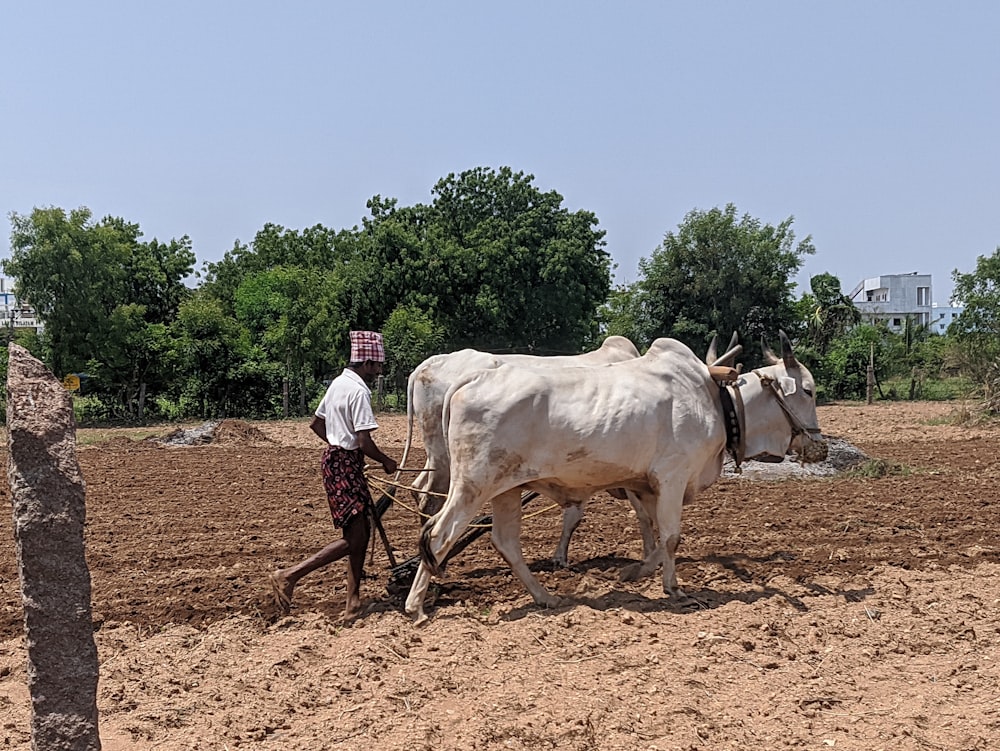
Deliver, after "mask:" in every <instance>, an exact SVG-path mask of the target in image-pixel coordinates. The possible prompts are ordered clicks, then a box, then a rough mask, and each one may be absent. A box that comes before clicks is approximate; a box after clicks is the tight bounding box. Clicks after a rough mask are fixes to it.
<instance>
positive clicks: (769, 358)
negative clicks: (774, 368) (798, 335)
mask: <svg viewBox="0 0 1000 751" xmlns="http://www.w3.org/2000/svg"><path fill="white" fill-rule="evenodd" d="M760 348H761V350H762V351H763V353H764V362H766V363H767V364H768V365H776V364H777V363H778V362H779V360H778V356H777V355H776V354H774V352H773V351H772V350H771V348H770V347H768V346H767V342H765V341H764V337H763V336H761V338H760Z"/></svg>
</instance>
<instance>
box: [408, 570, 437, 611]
mask: <svg viewBox="0 0 1000 751" xmlns="http://www.w3.org/2000/svg"><path fill="white" fill-rule="evenodd" d="M430 584H431V572H430V569H428V568H427V564H426V563H424V562H423V561H421V562H420V565H419V566H418V567H417V574H416V576H414V577H413V584H411V585H410V593H409V594H408V595H407V596H406V612H407V613H408V614H409V615H411V616H413V625H414V626H423V625H424V624H425V623H427V613H425V612H424V598H425V597H426V596H427V588H428V587H429V586H430Z"/></svg>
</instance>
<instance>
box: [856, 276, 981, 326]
mask: <svg viewBox="0 0 1000 751" xmlns="http://www.w3.org/2000/svg"><path fill="white" fill-rule="evenodd" d="M931 288H932V285H931V275H930V274H920V273H918V272H916V271H914V272H913V273H910V274H885V275H883V276H875V277H872V278H871V279H864V280H863V281H861V282H859V283H858V285H857V286H856V287H855V288H854V289H853V290H852V291H851V293H850V294H849V295H848V297H849V298H850V300H851V302H853V303H854V305H855V307H856V308H857V309H858V310H859V311H861V317H862V319H863V320H864V321H866V322H868V323H875V322H878V321H881V322H883V323H885V325H886V327H887V328H888V329H889V330H890V331H895V332H901V331H903V330H904V329H905V328H906V327H907V326H913V325H918V326H926V327H927V328H928V329H929V330H931V331H932V332H934V333H936V334H944V333H946V332H947V329H948V326H949V325H950V324H951V322H952V321H953V320H955V318H957V317H958V314H959V313H961V312H962V308H960V307H942V306H937V305H934V302H933V298H932V296H931Z"/></svg>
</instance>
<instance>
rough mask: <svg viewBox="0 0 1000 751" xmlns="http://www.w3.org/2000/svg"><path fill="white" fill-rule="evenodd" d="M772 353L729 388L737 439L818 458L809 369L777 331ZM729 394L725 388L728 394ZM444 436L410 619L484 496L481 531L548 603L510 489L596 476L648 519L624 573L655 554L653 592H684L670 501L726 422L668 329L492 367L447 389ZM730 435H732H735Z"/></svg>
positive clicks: (564, 496)
mask: <svg viewBox="0 0 1000 751" xmlns="http://www.w3.org/2000/svg"><path fill="white" fill-rule="evenodd" d="M781 341H782V358H781V359H778V358H776V357H774V355H773V354H772V353H771V352H770V350H767V351H766V355H767V358H768V361H769V362H770V363H771V364H770V365H768V366H766V367H762V368H760V369H758V370H755V371H752V372H750V373H745V374H743V375H742V376H740V377H739V380H738V381H737V382H736V384H735V385H734V386H732V387H726V388H728V389H730V390H731V391H732V390H736V391H738V393H737V394H735V397H736V398H735V399H734V402H735V403H736V404H737V405H741V406H742V409H739V408H738V407H737V408H736V409H735V410H734V411H733V412H732V414H736V415H740V417H741V419H740V424H741V428H742V430H740V431H737V432H738V434H739V435H740V445H739V446H735V445H733V446H731V448H732V449H733V450H734V453H738V454H739V455H740V456H741V457H745V458H748V459H751V458H757V459H769V460H773V461H781V460H782V459H783V458H784V457H785V454H786V453H788V452H789V451H795V452H798V453H800V455H801V457H802V458H803V459H804V460H805V461H822V459H824V458H825V456H826V443H825V442H824V441H823V440H822V437H821V435H820V431H819V428H818V427H817V418H816V402H815V396H814V383H813V378H812V375H811V374H810V373H809V371H808V369H807V368H805V366H803V365H801V364H800V363H799V362H798V361H797V360H796V359H795V356H794V354H793V352H792V347H791V344H790V343H789V341H788V338H787V337H786V336H785V335H784V333H783V332H782V333H781ZM727 401H728V400H727ZM445 405H446V406H445V412H444V415H445V425H446V433H445V438H446V440H447V442H448V451H449V456H450V457H451V487H450V489H449V491H448V496H447V498H446V500H445V503H444V507H443V508H442V509H441V511H440V512H439V513H438V514H437V515H436V516H435V517H433V518H432V519H430V520H429V521H428V522H427V524H425V525H424V528H423V531H422V533H421V540H420V550H421V558H422V561H421V564H420V567H419V569H418V571H417V575H416V577H415V579H414V581H413V585H412V586H411V588H410V593H409V596H408V597H407V599H406V610H407V612H408V613H410V614H412V615H413V616H414V618H415V621H416V622H417V623H418V624H419V623H422V622H424V621H425V620H426V615H425V614H424V609H423V603H424V596H425V594H426V591H427V587H428V585H429V583H430V577H431V575H432V574H436V573H437V566H438V562H439V561H441V560H443V559H444V557H445V555H446V554H447V552H448V550H449V549H450V548H451V546H452V545H453V544H454V543H455V541H456V540H457V539H458V537H459V536H460V535H461V534H462V532H463V531H464V530H465V528H466V526H467V525H468V524H469V522H470V521H471V520H472V519H473V518H474V517H475V515H476V514H477V513H478V512H479V510H480V509H481V508H482V506H483V505H484V504H485V503H486V501H492V511H493V531H492V541H493V545H494V546H495V547H496V549H497V551H498V552H499V553H500V554H501V555H502V556H503V558H504V559H505V560H506V561H507V563H508V564H509V565H510V567H511V569H512V570H513V571H514V573H515V574H516V575H517V576H518V578H520V579H521V581H522V582H523V583H524V585H525V587H526V588H527V589H528V591H529V592H530V593H531V595H532V597H533V598H534V600H535V602H536V603H538V604H540V605H544V606H547V607H553V606H555V605H557V604H558V599H557V598H556V597H554V596H553V595H551V594H550V593H549V592H548V591H546V589H545V588H544V587H543V586H542V585H541V584H540V583H539V582H538V581H537V580H536V579H535V578H534V577H533V576H532V574H531V572H530V571H529V570H528V567H527V565H526V564H525V561H524V557H523V554H522V552H521V545H520V529H521V503H520V496H521V492H522V491H523V490H526V489H530V490H536V491H538V492H540V493H542V494H544V495H546V496H548V497H550V498H553V499H556V500H558V501H559V502H560V503H564V504H565V503H576V502H580V501H582V500H584V499H586V498H589V497H590V496H591V495H593V494H594V493H596V492H598V491H600V490H605V489H608V488H627V489H629V490H631V491H633V492H634V493H636V494H637V495H638V497H639V499H640V501H641V503H642V504H643V506H644V507H645V509H646V511H647V513H648V515H649V516H650V518H652V519H654V520H655V522H656V524H657V526H658V528H659V540H658V541H657V545H656V547H655V549H654V550H653V551H652V552H650V553H648V554H647V555H646V556H645V557H644V559H643V561H642V563H641V564H640V566H639V570H638V572H637V575H639V576H645V575H649V574H650V573H652V572H653V571H654V570H655V569H656V567H657V566H658V565H659V564H660V563H661V562H662V564H663V590H664V592H665V593H666V594H668V595H676V596H683V592H681V590H680V589H679V588H678V586H677V576H676V570H675V562H674V554H675V550H676V548H677V544H678V542H679V540H680V522H681V508H682V505H683V504H684V503H685V502H686V501H690V500H691V499H692V498H693V497H694V496H695V494H696V493H697V492H698V491H700V490H702V489H704V488H706V487H708V486H709V485H711V484H712V483H713V482H715V480H716V479H718V477H719V475H720V474H721V472H722V462H723V455H724V453H725V451H726V448H727V430H726V423H727V421H729V422H731V421H732V419H735V418H731V416H730V415H728V414H726V413H725V412H724V408H723V406H724V400H723V397H722V389H721V388H720V386H719V385H718V383H717V382H716V381H715V380H713V377H712V375H711V374H710V372H709V368H708V367H707V366H706V364H705V363H704V362H702V361H701V360H699V359H698V358H697V357H696V356H695V355H694V354H693V353H692V352H691V350H690V349H688V348H687V347H686V346H684V345H683V344H681V343H680V342H678V341H675V340H673V339H657V340H656V341H655V342H653V344H652V346H651V347H650V348H649V351H648V352H647V353H646V354H645V355H643V356H642V357H640V358H637V359H633V360H626V361H623V362H619V363H614V364H611V365H607V366H605V367H602V368H552V369H548V370H538V369H534V370H532V369H525V368H516V367H509V366H501V367H499V368H496V369H494V370H489V371H481V372H479V373H477V374H475V375H474V376H472V377H471V378H469V379H468V380H466V381H464V382H461V383H458V384H456V385H455V386H453V387H452V389H450V390H449V393H448V394H447V395H446V400H445ZM734 440H735V439H734Z"/></svg>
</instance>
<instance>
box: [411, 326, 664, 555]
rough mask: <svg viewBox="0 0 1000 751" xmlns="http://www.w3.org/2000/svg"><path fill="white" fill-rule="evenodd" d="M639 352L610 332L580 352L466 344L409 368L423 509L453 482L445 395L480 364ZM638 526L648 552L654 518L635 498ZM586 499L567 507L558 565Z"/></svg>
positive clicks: (576, 363)
mask: <svg viewBox="0 0 1000 751" xmlns="http://www.w3.org/2000/svg"><path fill="white" fill-rule="evenodd" d="M637 357H639V350H637V349H636V347H635V345H634V344H633V343H632V342H631V341H629V340H628V339H626V338H625V337H623V336H609V337H608V338H607V339H605V340H604V342H603V343H602V344H601V346H600V347H599V348H598V349H596V350H593V351H591V352H584V353H582V354H579V355H555V356H550V357H540V356H537V355H519V354H508V355H495V354H491V353H488V352H480V351H478V350H474V349H463V350H459V351H457V352H450V353H446V354H441V355H434V356H432V357H429V358H427V359H426V360H424V361H423V362H422V363H420V365H418V366H417V367H416V368H415V369H414V371H413V373H411V374H410V378H409V381H408V382H407V387H406V391H407V394H406V397H407V398H406V404H407V425H406V443H405V444H404V446H403V458H402V460H401V464H402V465H403V466H405V465H406V461H407V458H408V457H409V452H410V448H411V446H412V443H413V432H414V426H417V427H419V429H420V432H421V434H422V435H423V441H424V450H425V451H426V453H427V460H426V462H425V463H424V469H425V470H429V471H425V472H422V473H420V474H418V475H417V479H416V480H415V482H414V489H415V490H416V492H417V497H418V502H419V506H420V510H421V511H423V512H425V513H427V514H429V515H432V514H434V513H435V512H437V511H438V510H439V509H440V508H441V504H442V503H443V496H444V495H445V494H446V493H447V492H448V487H449V485H450V478H451V475H450V459H449V456H448V444H447V442H446V441H445V437H444V425H443V424H442V414H443V409H444V402H445V395H446V394H447V392H448V390H449V389H450V388H451V387H452V386H454V385H455V384H456V383H461V382H463V381H465V380H466V379H468V378H469V377H470V376H471V375H472V374H473V373H476V372H478V371H480V370H495V369H496V368H499V367H500V366H501V365H513V366H517V367H523V368H542V369H547V368H559V367H580V366H588V367H589V366H600V365H608V364H610V363H615V362H623V361H625V360H634V359H635V358H637ZM622 497H624V494H622ZM630 500H632V501H633V505H634V506H635V510H636V516H637V517H638V521H639V529H640V532H641V534H642V539H643V545H644V546H645V551H644V552H647V553H648V552H649V550H650V549H651V547H652V546H653V545H654V544H655V542H654V540H653V533H652V530H651V526H650V522H649V520H648V519H645V518H644V516H643V515H644V511H643V509H642V508H641V507H640V506H639V505H638V503H637V502H635V497H634V496H632V497H631V498H630ZM583 513H584V512H583V503H582V502H580V503H570V504H569V505H566V506H565V507H564V511H563V529H562V535H561V536H560V539H559V543H558V545H557V546H556V551H555V553H554V554H553V556H552V558H553V561H554V562H555V563H556V564H557V565H559V566H567V565H569V560H568V558H569V556H568V550H569V542H570V539H571V537H572V535H573V531H574V530H575V529H576V527H577V526H578V525H579V524H580V521H581V520H582V519H583Z"/></svg>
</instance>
